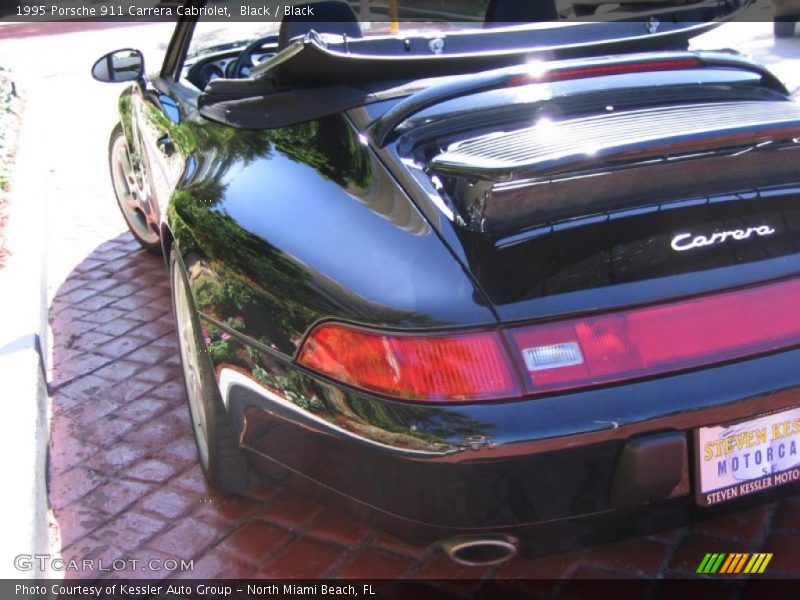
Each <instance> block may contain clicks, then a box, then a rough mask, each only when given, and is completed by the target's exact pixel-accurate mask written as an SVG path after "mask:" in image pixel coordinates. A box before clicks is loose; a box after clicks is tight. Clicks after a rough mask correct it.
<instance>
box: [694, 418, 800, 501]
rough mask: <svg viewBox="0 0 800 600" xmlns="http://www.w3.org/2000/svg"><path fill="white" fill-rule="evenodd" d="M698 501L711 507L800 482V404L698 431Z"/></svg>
mask: <svg viewBox="0 0 800 600" xmlns="http://www.w3.org/2000/svg"><path fill="white" fill-rule="evenodd" d="M696 441H697V445H696V446H695V447H696V448H697V452H696V461H697V462H696V464H697V469H696V470H695V473H696V478H697V479H696V482H695V490H696V497H697V501H698V503H699V504H701V505H703V506H710V505H713V504H719V503H720V502H725V501H728V500H733V499H735V498H741V497H742V496H747V495H748V494H753V493H755V492H760V491H764V490H767V489H769V488H773V487H775V486H779V485H784V484H787V483H792V482H796V481H800V408H795V409H792V410H787V411H783V412H779V413H774V414H771V415H766V416H763V417H759V418H757V419H752V420H750V421H745V422H742V423H735V424H733V425H721V426H717V427H701V428H700V429H698V430H697V434H696Z"/></svg>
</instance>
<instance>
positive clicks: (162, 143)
mask: <svg viewBox="0 0 800 600" xmlns="http://www.w3.org/2000/svg"><path fill="white" fill-rule="evenodd" d="M156 146H158V149H159V150H161V151H162V152H163V153H164V154H166V155H167V156H172V155H173V154H174V153H175V144H173V143H172V139H170V137H169V134H168V133H165V134H164V135H162V136H161V137H160V138H158V139H157V140H156Z"/></svg>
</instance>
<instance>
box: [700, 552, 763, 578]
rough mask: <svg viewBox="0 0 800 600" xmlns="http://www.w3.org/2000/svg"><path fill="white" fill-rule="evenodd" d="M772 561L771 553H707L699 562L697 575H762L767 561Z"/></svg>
mask: <svg viewBox="0 0 800 600" xmlns="http://www.w3.org/2000/svg"><path fill="white" fill-rule="evenodd" d="M771 560H772V553H771V552H756V553H753V554H751V553H749V552H733V553H730V554H726V553H725V552H709V553H707V554H706V555H705V557H703V560H702V561H700V566H699V567H697V573H701V574H703V575H714V574H719V575H736V574H739V573H753V574H755V573H763V572H764V570H765V569H766V568H767V565H768V564H769V561H771Z"/></svg>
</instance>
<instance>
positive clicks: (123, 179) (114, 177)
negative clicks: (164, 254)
mask: <svg viewBox="0 0 800 600" xmlns="http://www.w3.org/2000/svg"><path fill="white" fill-rule="evenodd" d="M108 166H109V169H110V170H111V183H112V184H113V186H114V194H115V195H116V197H117V204H118V205H119V209H120V211H121V212H122V216H123V218H124V219H125V223H126V224H127V225H128V229H130V232H131V233H132V234H133V237H134V238H136V241H137V242H139V244H140V245H141V246H142V248H144V249H145V250H147V251H148V252H152V253H153V254H161V236H160V235H159V234H158V220H157V217H156V215H155V210H154V201H153V198H152V189H151V187H150V179H149V177H148V175H147V171H146V167H145V165H144V162H143V159H142V158H141V157H139V159H138V160H137V159H135V158H134V157H133V156H131V152H130V149H129V147H128V142H127V140H126V138H125V133H124V131H123V130H122V125H120V124H119V123H118V124H117V126H116V127H114V130H113V131H112V132H111V139H110V140H109V143H108Z"/></svg>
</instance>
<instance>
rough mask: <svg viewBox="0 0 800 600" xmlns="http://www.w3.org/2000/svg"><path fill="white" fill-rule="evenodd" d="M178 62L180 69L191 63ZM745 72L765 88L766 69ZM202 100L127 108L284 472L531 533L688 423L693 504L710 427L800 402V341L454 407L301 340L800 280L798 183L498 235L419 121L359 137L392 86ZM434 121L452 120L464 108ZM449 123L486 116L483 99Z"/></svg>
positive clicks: (175, 235) (457, 524)
mask: <svg viewBox="0 0 800 600" xmlns="http://www.w3.org/2000/svg"><path fill="white" fill-rule="evenodd" d="M180 38H181V36H176V39H177V40H179V39H180ZM170 52H171V53H173V54H174V53H178V54H179V53H180V48H179V47H176V48H174V49H171V51H170ZM168 62H169V63H170V65H171V69H167V70H168V71H169V72H170V73H173V74H175V73H177V71H176V70H175V68H174V65H175V57H174V56H173V57H172V59H171V60H168ZM632 77H633V78H634V79H635V76H632ZM745 79H746V84H747V85H757V82H755V80H754V79H753V77H752V74H751V73H750V74H748V75H747V77H746V78H745ZM626 81H628V80H626ZM621 87H622V88H624V89H623V90H622V91H620V93H621V94H629V93H630V87H631V86H630V85H626V86H621ZM726 89H727V88H725V87H724V86H722V87H718V88H717V89H716V91H715V94H723V93H725V90H726ZM612 91H613V90H612ZM774 93H775V91H774V90H769V91H768V93H767V92H765V95H769V96H770V97H771V96H772V95H774ZM197 96H198V91H197V90H192V89H191V88H187V87H185V86H183V85H182V84H181V83H179V82H177V81H175V79H174V77H173V78H170V77H163V78H158V79H154V80H152V81H151V82H147V83H145V82H139V83H137V84H136V85H134V86H133V87H132V88H131V89H130V90H128V91H127V92H125V93H124V94H123V96H122V97H121V100H120V113H121V118H122V122H123V126H124V128H125V131H126V134H127V135H128V140H129V143H130V144H132V145H136V144H139V145H140V146H141V148H140V151H141V152H143V153H144V154H145V155H146V157H147V160H148V162H149V165H150V171H151V173H152V179H153V186H154V189H155V191H156V195H157V199H158V207H157V208H155V209H154V213H155V214H157V215H158V218H159V219H160V226H161V231H162V237H163V242H164V246H165V249H169V248H170V247H171V246H174V247H175V248H176V249H177V250H178V252H179V253H180V255H181V257H182V260H183V263H184V264H185V265H186V269H187V275H188V278H189V281H190V285H191V287H192V292H193V295H194V303H195V305H196V306H197V307H198V310H199V312H200V316H201V322H202V327H203V337H204V339H205V342H206V349H207V350H208V352H209V354H210V356H211V359H212V362H213V364H214V367H215V370H216V374H217V379H218V383H219V386H220V391H221V393H222V397H223V399H224V401H225V404H226V407H227V409H228V412H229V414H230V418H231V421H232V423H233V424H234V426H235V427H237V430H239V431H241V432H242V445H243V446H244V447H245V448H246V449H248V450H249V451H251V453H252V454H253V455H254V457H255V459H256V461H255V463H254V464H257V465H259V466H260V468H262V469H264V471H265V472H268V473H269V472H271V471H272V469H273V468H274V467H278V468H279V469H282V470H289V471H290V472H292V473H295V474H296V475H298V476H299V477H300V478H302V479H307V480H310V481H313V482H315V483H318V484H322V485H323V486H326V487H327V488H329V489H331V490H334V491H336V492H338V493H339V494H340V495H341V496H342V497H344V498H346V499H348V500H349V501H354V502H355V503H356V504H358V505H361V506H366V507H369V508H370V509H371V510H374V511H377V512H378V513H380V515H383V516H384V517H386V518H390V519H396V520H399V521H400V522H401V523H404V524H405V525H409V524H416V525H419V526H420V527H422V528H428V529H430V530H432V531H433V532H435V535H445V534H447V535H450V534H452V533H456V532H461V531H474V530H479V529H491V530H498V529H503V530H508V529H510V530H515V531H516V530H524V529H525V528H526V527H528V526H530V525H532V524H536V523H542V522H547V521H551V520H560V519H572V518H574V517H578V516H582V515H592V514H603V513H607V512H609V511H611V510H613V509H615V508H616V507H615V506H614V505H613V503H612V501H611V486H612V482H613V480H614V474H615V470H616V466H617V460H618V457H619V456H620V454H621V453H622V451H623V449H624V447H625V444H626V441H627V440H628V439H629V438H630V437H632V436H634V435H644V434H647V433H648V432H653V431H664V430H667V431H678V432H683V433H684V434H685V435H686V438H687V442H688V444H689V455H687V456H686V457H685V474H686V476H685V479H684V480H683V481H682V482H681V484H679V485H678V486H676V489H675V490H673V492H672V496H673V500H671V502H678V503H679V504H680V506H682V507H683V508H682V509H681V510H684V509H686V506H687V505H688V504H690V503H691V502H690V501H689V500H688V499H687V497H688V495H689V493H690V490H691V481H690V474H691V470H692V467H691V460H692V459H691V453H692V439H693V438H692V435H691V433H692V431H693V429H694V428H696V427H699V426H705V425H712V424H718V423H724V422H729V421H731V420H738V419H744V418H748V417H753V416H756V415H760V414H763V413H765V412H770V411H775V410H779V409H782V408H786V407H791V406H797V405H798V403H800V396H799V395H798V394H800V391H798V386H800V375H798V372H797V369H796V364H797V360H798V359H800V350H788V351H784V352H779V353H775V354H773V355H770V356H762V357H756V358H752V359H750V360H744V361H739V362H737V363H732V364H727V365H718V366H715V367H712V368H707V369H703V370H697V371H692V372H684V373H678V374H672V375H670V376H666V377H660V378H655V379H651V380H645V381H637V382H633V383H628V384H624V385H614V386H608V387H603V388H598V389H592V390H590V391H584V392H579V393H570V394H560V395H551V396H545V397H540V398H525V399H521V400H517V401H514V402H486V403H482V404H464V405H450V406H445V405H436V406H433V405H424V404H413V403H405V402H399V401H394V400H388V399H385V398H380V397H376V396H373V395H369V394H365V393H362V392H359V391H357V390H354V389H351V388H349V387H347V386H343V385H338V384H335V383H334V382H332V381H329V380H327V379H325V378H324V377H320V376H317V375H315V374H313V373H310V372H309V371H307V370H306V369H303V368H302V367H299V366H298V365H297V364H296V363H295V362H294V361H293V357H294V356H295V354H296V351H297V349H298V347H299V345H300V344H301V342H302V340H303V339H304V337H305V336H306V334H307V333H308V331H309V330H310V329H311V328H312V327H313V326H314V325H315V324H316V323H319V322H321V321H325V320H338V321H345V322H352V323H358V324H361V325H366V326H371V327H380V328H385V329H391V330H414V331H418V330H426V329H433V330H441V329H451V328H453V329H473V328H478V329H482V328H489V327H497V326H498V325H499V324H501V323H506V322H512V321H513V322H518V321H531V320H535V319H537V318H544V317H550V316H553V315H557V314H568V313H574V312H584V311H588V310H598V309H601V308H607V307H610V306H623V305H630V304H636V303H639V302H657V301H668V300H669V299H671V298H675V297H680V296H682V295H686V294H689V293H699V292H702V291H708V290H711V289H723V288H726V287H731V286H734V285H744V284H752V283H753V282H756V281H759V280H767V279H770V278H779V277H787V276H791V275H793V274H796V273H797V272H800V262H798V257H797V250H798V238H797V236H798V234H800V218H799V217H798V212H797V208H796V206H795V204H796V202H797V199H798V196H800V193H798V192H797V191H796V190H795V191H791V190H789V191H783V192H780V193H778V192H776V193H766V192H765V193H764V194H761V195H759V194H755V195H753V196H747V195H744V196H742V197H737V198H735V199H734V200H731V201H730V202H722V201H719V202H711V201H710V200H709V199H708V198H705V199H704V200H703V201H702V202H699V203H698V202H693V199H692V198H683V199H671V201H674V203H675V205H674V206H672V207H671V208H663V209H662V207H661V206H660V205H659V206H656V208H655V209H649V208H648V209H645V208H642V207H640V206H635V207H633V208H631V207H628V208H629V209H630V211H629V213H630V214H626V215H624V218H619V219H618V220H617V221H614V219H613V218H612V217H611V215H610V213H609V214H608V215H605V216H604V218H603V219H600V220H598V219H594V220H592V219H590V218H587V219H585V221H584V222H582V223H578V224H577V225H576V223H574V222H572V223H569V224H566V225H563V224H562V225H560V226H556V225H553V224H548V226H547V227H548V228H547V230H546V231H536V230H534V229H530V228H528V229H526V230H524V231H520V232H513V233H508V232H506V233H504V234H503V235H502V236H494V237H492V236H486V235H482V234H480V233H476V232H470V231H466V230H465V229H464V228H463V227H461V225H460V224H459V223H458V222H457V219H456V218H455V217H454V215H453V213H452V212H449V210H450V209H451V208H452V206H449V205H448V202H447V199H446V198H444V197H443V195H442V194H440V191H441V190H439V189H437V187H436V185H435V184H434V183H433V182H432V180H431V179H430V177H428V174H427V173H425V172H424V169H423V168H421V167H420V166H419V165H418V164H417V165H414V164H413V163H412V162H409V161H406V160H405V159H409V158H410V159H414V158H418V157H414V156H412V155H411V154H413V152H412V153H411V154H409V155H404V152H405V150H406V149H407V148H404V147H403V141H404V138H403V137H402V136H401V138H400V139H399V140H398V143H397V145H396V146H392V145H390V146H389V147H387V148H383V149H379V148H376V147H372V146H370V145H369V142H368V139H367V138H366V137H363V136H360V135H359V131H360V130H363V129H364V128H365V125H367V124H368V123H369V122H370V120H373V119H375V118H376V117H377V116H379V115H380V113H381V112H382V111H385V110H388V109H389V108H390V107H391V106H392V104H393V102H392V101H388V102H385V103H382V104H381V105H379V106H377V105H376V106H372V107H369V108H367V109H357V110H353V111H350V112H348V113H347V114H334V115H331V116H327V117H324V118H321V119H317V120H313V121H309V122H307V123H304V124H301V125H296V126H292V127H286V128H282V129H272V130H250V131H245V130H240V129H235V128H233V127H229V126H226V125H222V124H218V123H214V122H211V121H209V120H207V119H205V118H204V117H202V116H201V115H199V113H198V112H197V108H196V105H197ZM608 97H609V96H608V95H607V94H606V95H603V96H602V102H607V101H608ZM456 112H459V111H456ZM518 118H519V115H517V114H515V116H514V119H518ZM514 119H512V121H513V120H514ZM434 120H435V121H437V123H435V124H433V125H431V128H432V130H436V127H440V126H442V125H443V124H445V128H446V127H447V123H448V117H447V115H444V116H442V115H438V116H437V119H434ZM449 123H450V124H451V125H452V123H460V125H459V127H464V126H468V120H465V111H464V110H460V114H459V115H458V116H457V117H456V116H455V115H454V120H453V121H449ZM480 125H481V127H488V126H490V125H491V123H488V124H487V122H485V121H481V124H480ZM476 126H477V125H476ZM420 128H421V129H422V130H424V129H425V125H424V124H421V125H420ZM137 132H141V133H137ZM410 132H411V131H410ZM410 132H409V133H410ZM426 135H427V133H426ZM423 137H424V136H423ZM434 137H435V136H434ZM137 148H139V146H137ZM684 201H688V202H684ZM681 202H683V204H681ZM631 211H632V212H631ZM572 216H575V215H572ZM577 216H579V217H588V216H591V215H577ZM767 221H768V222H769V223H770V224H772V225H774V226H775V228H776V229H777V231H778V233H777V234H776V236H775V237H774V238H770V239H768V240H767V239H765V240H755V241H754V243H752V244H743V245H741V246H731V245H727V246H720V247H718V248H714V249H711V250H710V251H708V252H702V253H697V254H691V255H687V256H675V255H674V253H672V252H670V251H669V250H668V248H669V241H670V239H671V237H672V236H674V234H675V232H678V231H683V230H684V229H685V228H687V227H693V228H700V229H702V228H711V229H714V228H716V227H742V226H749V225H753V226H756V225H761V224H763V223H765V222H767ZM514 236H520V237H514ZM665 500H666V499H665ZM660 510H661V507H660V505H659V506H658V507H656V508H654V511H655V512H658V511H660ZM686 510H688V509H686Z"/></svg>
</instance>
